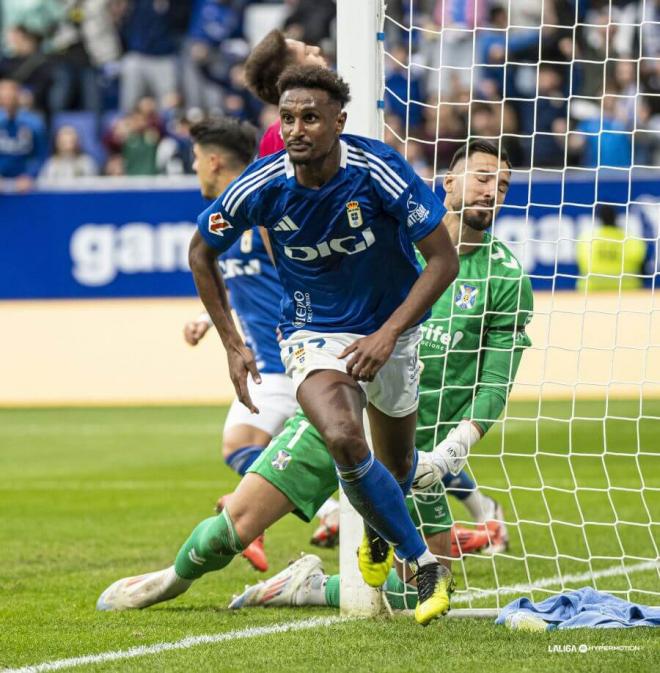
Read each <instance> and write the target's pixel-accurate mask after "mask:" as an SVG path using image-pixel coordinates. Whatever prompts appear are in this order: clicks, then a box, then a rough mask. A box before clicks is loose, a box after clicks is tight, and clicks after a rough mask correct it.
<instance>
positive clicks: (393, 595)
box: [325, 568, 417, 610]
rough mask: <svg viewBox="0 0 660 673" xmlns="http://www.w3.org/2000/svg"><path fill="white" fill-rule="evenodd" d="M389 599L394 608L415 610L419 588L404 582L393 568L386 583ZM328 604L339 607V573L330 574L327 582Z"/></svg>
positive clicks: (326, 594) (326, 598)
mask: <svg viewBox="0 0 660 673" xmlns="http://www.w3.org/2000/svg"><path fill="white" fill-rule="evenodd" d="M385 591H386V592H387V601H388V602H389V604H390V607H391V608H392V609H393V610H414V609H415V607H416V606H417V589H415V587H413V586H410V585H409V584H404V583H403V582H402V581H401V579H400V578H399V576H398V575H397V574H396V570H394V568H392V570H390V574H389V575H388V576H387V582H386V584H385ZM325 601H326V605H329V606H330V607H332V608H338V607H339V575H330V576H329V577H328V580H327V582H326V583H325Z"/></svg>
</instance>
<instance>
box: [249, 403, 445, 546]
mask: <svg viewBox="0 0 660 673" xmlns="http://www.w3.org/2000/svg"><path fill="white" fill-rule="evenodd" d="M248 472H254V473H255V474H258V475H260V476H261V477H263V478H264V479H265V480H266V481H268V482H270V483H271V484H272V485H273V486H275V488H277V489H278V490H279V491H281V492H282V493H283V494H284V495H285V496H286V497H287V498H288V499H289V500H290V501H291V503H293V505H294V507H295V510H294V514H296V515H297V516H299V517H300V518H301V519H302V520H303V521H308V522H309V521H311V520H312V519H313V518H314V516H315V515H316V512H317V511H318V510H319V508H320V507H321V505H322V504H323V503H324V502H325V501H326V500H327V499H328V498H329V497H330V496H331V495H332V494H333V493H334V492H335V491H336V490H337V488H338V485H339V484H338V481H337V472H336V470H335V463H334V461H333V460H332V456H330V454H329V453H328V450H327V449H326V447H325V444H324V443H323V439H322V438H321V435H320V434H319V433H318V432H317V430H316V428H315V427H314V426H313V425H312V424H311V423H310V422H309V421H308V420H307V418H306V417H305V415H304V414H303V413H302V411H300V410H298V413H296V415H295V416H293V418H290V419H289V420H288V421H287V422H286V423H285V425H284V428H283V430H282V432H280V434H279V435H277V436H276V437H274V438H273V439H272V441H271V442H270V444H269V445H268V446H267V447H266V448H265V449H264V451H263V452H262V453H261V455H260V456H259V458H257V460H256V461H255V462H254V463H252V465H251V466H250V468H249V469H248ZM438 488H439V490H438V492H437V493H436V492H433V493H429V492H425V493H423V494H416V495H415V496H414V497H412V496H408V498H406V503H407V505H408V510H409V511H410V514H411V516H412V518H413V520H414V522H415V524H416V525H417V526H420V522H422V523H421V526H422V530H423V533H424V535H427V536H428V535H435V534H436V533H442V532H444V531H447V530H449V529H450V528H451V524H452V520H451V514H450V512H449V507H448V506H447V499H446V496H445V493H444V489H442V486H441V485H440V486H439V487H438Z"/></svg>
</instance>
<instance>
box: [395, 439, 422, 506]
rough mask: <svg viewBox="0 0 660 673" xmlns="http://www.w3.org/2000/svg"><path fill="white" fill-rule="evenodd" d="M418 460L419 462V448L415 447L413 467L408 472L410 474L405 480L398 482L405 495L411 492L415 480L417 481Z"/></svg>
mask: <svg viewBox="0 0 660 673" xmlns="http://www.w3.org/2000/svg"><path fill="white" fill-rule="evenodd" d="M418 462H419V453H417V449H416V448H414V449H413V459H412V467H411V468H410V472H408V476H407V477H406V478H405V479H404V480H403V481H400V482H398V483H399V486H401V491H402V492H403V495H408V493H410V489H411V488H412V483H413V481H415V472H417V463H418Z"/></svg>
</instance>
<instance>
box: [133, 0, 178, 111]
mask: <svg viewBox="0 0 660 673" xmlns="http://www.w3.org/2000/svg"><path fill="white" fill-rule="evenodd" d="M177 5H180V6H184V7H186V6H187V5H188V3H187V2H185V3H184V2H181V3H175V2H170V0H132V1H131V2H129V3H128V4H127V5H126V9H125V12H124V15H123V21H122V35H123V38H124V42H125V45H126V54H125V55H124V57H123V58H122V65H121V89H120V107H121V109H122V110H123V111H124V112H128V111H130V110H133V109H134V108H135V105H136V104H137V102H138V100H139V99H140V98H142V97H143V96H145V95H147V94H152V95H154V96H156V98H157V99H158V101H159V104H162V102H163V101H164V99H165V98H166V97H167V95H168V94H170V93H171V92H172V91H175V90H176V88H177V76H176V71H177V55H178V36H177V34H176V19H178V18H180V16H179V12H180V11H181V8H180V7H177Z"/></svg>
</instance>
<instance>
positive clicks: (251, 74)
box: [245, 29, 294, 105]
mask: <svg viewBox="0 0 660 673" xmlns="http://www.w3.org/2000/svg"><path fill="white" fill-rule="evenodd" d="M293 62H294V56H293V55H292V54H291V52H290V51H289V47H288V46H287V43H286V39H285V38H284V34H283V33H282V31H281V30H277V29H276V30H271V31H270V33H268V35H266V37H264V39H263V40H261V42H259V44H258V45H257V46H256V47H255V48H254V49H253V50H252V52H251V53H250V55H249V56H248V58H247V60H246V61H245V82H246V84H247V86H248V89H250V91H251V92H252V93H253V94H254V95H255V96H256V97H257V98H259V99H261V100H262V101H264V103H270V104H271V105H277V103H278V101H279V99H280V95H279V92H278V90H277V80H278V79H279V77H280V75H281V74H282V73H283V72H284V70H285V69H286V68H287V67H288V66H290V65H292V64H293Z"/></svg>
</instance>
